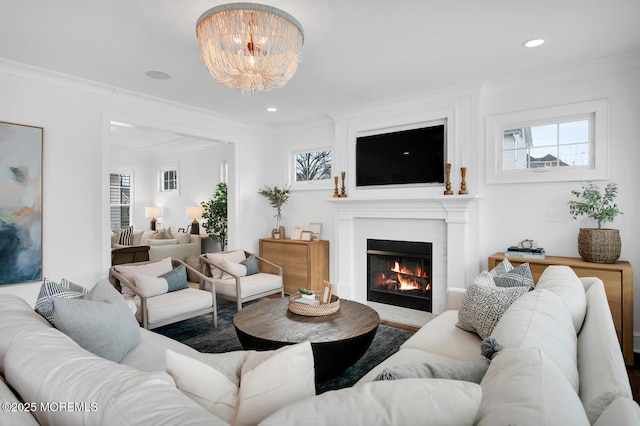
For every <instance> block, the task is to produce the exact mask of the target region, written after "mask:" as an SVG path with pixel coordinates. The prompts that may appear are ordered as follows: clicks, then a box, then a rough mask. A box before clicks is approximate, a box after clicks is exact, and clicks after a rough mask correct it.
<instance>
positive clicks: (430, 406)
mask: <svg viewBox="0 0 640 426" xmlns="http://www.w3.org/2000/svg"><path fill="white" fill-rule="evenodd" d="M481 398H482V391H481V389H480V386H479V385H477V384H475V383H470V382H462V381H456V380H444V379H406V380H400V381H395V380H391V381H381V382H371V383H365V384H363V385H362V386H358V387H357V388H345V389H340V390H336V391H330V392H325V393H323V394H321V395H318V396H315V397H312V398H308V399H304V400H302V401H298V402H294V403H292V404H289V405H287V406H286V407H284V408H281V409H280V410H278V411H276V412H275V413H274V414H272V415H271V416H269V417H267V418H266V419H264V420H263V421H262V422H260V426H274V425H293V424H297V425H327V426H335V425H345V426H358V425H362V426H371V425H382V424H385V425H424V424H431V425H443V426H446V425H450V426H459V425H471V424H473V421H474V419H475V417H476V414H477V412H478V408H479V406H480V401H481Z"/></svg>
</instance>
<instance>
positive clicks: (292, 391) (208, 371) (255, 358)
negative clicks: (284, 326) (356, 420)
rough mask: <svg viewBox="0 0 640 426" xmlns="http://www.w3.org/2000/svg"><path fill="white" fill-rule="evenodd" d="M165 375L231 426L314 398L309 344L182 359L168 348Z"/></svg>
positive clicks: (246, 423) (248, 421)
mask: <svg viewBox="0 0 640 426" xmlns="http://www.w3.org/2000/svg"><path fill="white" fill-rule="evenodd" d="M166 354H167V360H166V365H167V373H169V374H170V375H171V376H172V377H173V379H174V380H175V382H176V385H177V386H178V388H179V389H181V390H182V391H184V392H185V393H186V394H187V395H189V396H190V397H191V398H192V399H193V400H194V401H196V402H198V403H199V404H200V405H201V406H203V407H204V408H206V409H207V410H208V411H209V412H211V413H213V414H215V415H216V416H218V417H220V418H222V419H223V420H225V421H227V422H228V423H230V424H236V425H255V424H258V423H259V422H260V421H261V420H262V419H264V418H265V417H267V416H269V415H270V414H272V413H273V412H275V411H276V410H277V409H279V408H281V407H284V406H286V405H289V404H291V403H292V402H294V401H298V400H300V399H304V398H307V397H311V396H314V395H315V383H314V377H315V373H314V365H313V352H312V351H311V343H309V342H304V343H298V344H296V345H290V346H285V347H283V348H280V349H278V350H275V351H262V352H257V351H237V352H228V353H224V354H200V355H198V356H197V358H196V357H193V356H187V355H182V354H179V353H177V352H174V351H172V350H170V349H167V350H166Z"/></svg>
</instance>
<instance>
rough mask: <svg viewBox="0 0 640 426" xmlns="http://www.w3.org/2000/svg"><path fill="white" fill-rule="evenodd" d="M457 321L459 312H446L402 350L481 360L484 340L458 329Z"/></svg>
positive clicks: (426, 326) (459, 358)
mask: <svg viewBox="0 0 640 426" xmlns="http://www.w3.org/2000/svg"><path fill="white" fill-rule="evenodd" d="M457 321H458V311H445V312H443V313H441V314H440V315H438V316H437V317H435V318H434V319H432V320H431V321H429V322H428V323H426V324H425V325H423V326H422V327H421V328H420V330H418V331H417V332H416V333H415V334H414V335H413V336H411V337H410V338H409V340H407V341H406V342H404V343H403V344H402V346H400V349H408V348H413V349H420V350H422V351H427V352H431V353H434V354H438V355H442V356H445V357H448V358H453V359H455V360H458V361H470V360H473V359H478V358H480V357H481V356H482V355H481V354H480V343H482V339H480V337H479V336H478V335H477V334H475V333H472V332H469V331H465V330H462V329H461V328H458V327H456V326H455V324H456V322H457ZM451 342H455V344H454V345H452V344H451Z"/></svg>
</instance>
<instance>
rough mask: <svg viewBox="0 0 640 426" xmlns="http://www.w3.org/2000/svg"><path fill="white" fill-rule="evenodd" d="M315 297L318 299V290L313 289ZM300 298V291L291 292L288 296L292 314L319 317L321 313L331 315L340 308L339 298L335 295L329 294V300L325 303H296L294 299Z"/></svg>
mask: <svg viewBox="0 0 640 426" xmlns="http://www.w3.org/2000/svg"><path fill="white" fill-rule="evenodd" d="M314 293H315V295H316V299H317V300H320V292H316V291H314ZM299 298H300V293H295V294H292V295H291V296H290V297H289V310H290V311H291V312H293V313H294V314H298V315H304V316H307V317H319V316H323V315H331V314H333V313H335V312H337V311H338V309H340V299H339V298H338V296H336V295H332V296H331V302H329V303H327V304H326V305H315V306H314V305H305V304H303V303H296V302H294V300H296V299H299Z"/></svg>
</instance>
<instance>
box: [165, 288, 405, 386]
mask: <svg viewBox="0 0 640 426" xmlns="http://www.w3.org/2000/svg"><path fill="white" fill-rule="evenodd" d="M235 314H236V304H235V302H230V301H226V300H225V301H220V302H218V328H213V324H212V319H211V315H209V314H206V315H202V316H199V317H196V318H191V319H188V320H185V321H181V322H179V323H175V324H170V325H166V326H164V327H159V328H156V329H154V330H153V331H155V332H157V333H159V334H162V335H164V336H167V337H170V338H172V339H174V340H177V341H179V342H182V343H184V344H185V345H187V346H190V347H192V348H194V349H196V350H198V351H200V352H206V353H222V352H230V351H239V350H242V345H241V344H240V340H238V336H237V335H236V330H235V328H234V326H233V316H234V315H235ZM412 335H413V333H412V332H410V331H406V330H401V329H399V328H395V327H390V326H387V325H383V324H380V325H379V326H378V331H377V332H376V336H375V337H374V339H373V342H372V343H371V346H370V347H369V349H368V350H367V352H365V354H364V355H363V356H362V358H360V359H359V360H358V361H357V362H356V363H355V364H354V365H352V366H351V367H349V368H348V369H347V370H346V371H345V372H344V373H343V374H342V375H341V376H338V377H334V378H332V379H328V380H325V381H321V382H319V383H316V392H317V393H318V394H320V393H323V392H326V391H329V390H335V389H342V388H345V387H349V386H352V385H354V384H355V383H356V382H357V381H358V380H360V378H362V376H364V375H365V374H367V373H368V372H369V371H370V370H371V369H372V368H373V367H375V366H376V365H378V364H379V363H380V362H382V361H384V360H385V359H387V358H388V357H390V356H391V355H393V354H394V353H396V352H397V351H398V349H399V348H400V345H402V344H403V343H404V342H405V341H406V340H407V339H408V338H409V337H411V336H412Z"/></svg>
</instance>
